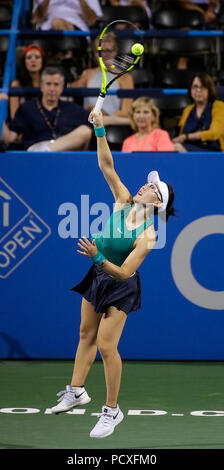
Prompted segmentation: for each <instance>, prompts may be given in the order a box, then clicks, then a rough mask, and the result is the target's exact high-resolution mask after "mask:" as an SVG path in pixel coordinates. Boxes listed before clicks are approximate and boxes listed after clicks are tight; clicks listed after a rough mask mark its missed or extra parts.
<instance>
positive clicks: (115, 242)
mask: <svg viewBox="0 0 224 470" xmlns="http://www.w3.org/2000/svg"><path fill="white" fill-rule="evenodd" d="M133 206H134V204H126V205H125V206H124V207H122V209H120V210H118V211H116V212H113V213H112V214H111V216H110V218H109V219H108V221H107V223H106V225H105V229H104V231H103V233H100V234H93V235H91V240H95V242H96V246H97V249H98V251H99V252H100V253H102V255H104V256H105V258H106V259H107V260H108V261H110V262H111V263H113V264H116V265H117V266H121V265H122V264H123V262H124V261H125V259H126V258H127V256H128V255H129V254H130V253H131V252H132V250H133V245H134V242H135V240H136V238H138V237H139V235H140V234H141V233H142V232H143V231H144V230H146V229H147V227H149V225H152V219H151V218H149V219H148V220H146V222H144V223H143V224H142V225H140V226H139V227H137V228H136V229H134V230H128V229H127V227H126V223H125V221H126V218H127V216H128V214H129V212H130V210H131V209H132V207H133Z"/></svg>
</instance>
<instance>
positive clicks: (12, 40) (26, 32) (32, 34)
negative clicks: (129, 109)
mask: <svg viewBox="0 0 224 470" xmlns="http://www.w3.org/2000/svg"><path fill="white" fill-rule="evenodd" d="M30 8H31V2H30V0H15V2H14V8H13V16H12V21H11V28H10V29H3V30H0V36H9V47H8V52H7V57H6V63H5V70H4V77H3V84H2V88H1V89H0V92H3V93H6V94H7V95H9V96H27V95H29V94H30V93H32V94H34V95H35V94H38V93H39V89H37V90H32V91H29V90H28V89H26V90H25V89H24V88H13V89H12V88H10V84H11V81H12V80H13V79H14V78H15V76H16V60H15V57H16V41H17V38H18V39H26V38H32V39H33V38H37V37H42V38H43V37H45V38H47V37H49V36H50V37H60V36H76V37H78V36H83V37H85V36H88V37H95V36H97V35H98V34H99V32H100V31H99V30H98V29H92V30H88V31H79V30H75V31H36V30H33V29H23V30H20V29H19V21H20V18H21V15H23V14H26V13H27V12H29V11H30ZM121 34H122V35H124V33H121ZM127 34H128V36H129V37H130V35H131V33H130V32H128V33H127ZM142 35H143V36H144V37H145V38H146V39H147V38H149V39H150V38H157V39H158V38H166V37H170V38H177V37H179V38H189V39H190V38H191V37H207V38H210V39H214V38H221V37H222V36H224V31H222V30H191V31H186V30H175V29H173V30H170V29H169V30H168V29H163V30H158V29H150V30H144V31H142ZM98 93H99V89H93V88H89V89H83V88H78V89H71V88H68V89H65V90H64V92H63V94H64V95H65V96H97V95H98ZM116 93H118V94H119V96H120V97H134V98H136V97H138V96H141V95H143V94H144V95H149V96H152V97H159V96H163V95H177V94H178V95H180V94H182V95H186V93H187V90H186V89H179V88H178V89H160V88H137V89H135V90H124V89H123V90H118V92H117V91H113V90H112V91H110V90H109V92H108V94H116ZM7 110H8V106H7V101H6V100H3V101H2V102H1V103H0V135H1V131H2V124H3V121H4V120H5V118H6V116H7Z"/></svg>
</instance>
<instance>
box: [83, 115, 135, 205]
mask: <svg viewBox="0 0 224 470" xmlns="http://www.w3.org/2000/svg"><path fill="white" fill-rule="evenodd" d="M89 121H90V122H94V130H95V134H96V138H97V157H98V164H99V168H100V169H101V171H102V173H103V175H104V178H105V180H106V181H107V183H108V185H109V187H110V189H111V191H112V193H113V195H114V198H115V201H117V202H120V203H128V202H131V201H132V197H131V194H130V192H129V191H128V189H127V188H126V186H125V185H124V184H123V183H122V182H121V180H120V178H119V176H118V174H117V173H116V171H115V168H114V161H113V156H112V153H111V151H110V148H109V145H108V143H107V139H106V133H105V129H104V125H103V115H102V113H101V112H100V113H99V114H96V113H94V111H91V113H90V116H89Z"/></svg>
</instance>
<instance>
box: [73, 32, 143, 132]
mask: <svg viewBox="0 0 224 470" xmlns="http://www.w3.org/2000/svg"><path fill="white" fill-rule="evenodd" d="M98 43H99V39H98V38H96V39H95V41H94V60H95V62H96V63H97V64H99V62H98V52H97V47H98ZM117 50H118V49H117V43H116V38H115V36H114V34H113V33H108V34H107V35H105V40H104V41H103V44H102V57H103V61H104V63H105V64H106V65H107V63H108V62H109V63H110V61H111V60H112V59H113V58H114V57H115V56H116V55H117ZM112 78H114V75H113V74H112V73H109V72H108V73H107V79H108V81H110V80H111V79H112ZM101 83H102V72H101V69H100V67H99V65H97V67H93V68H89V69H86V70H84V71H83V72H82V74H81V76H80V78H79V79H78V80H76V81H75V82H72V83H71V86H73V87H83V88H100V87H101ZM120 88H134V81H133V78H132V75H131V74H130V73H126V74H125V75H123V76H121V77H119V78H118V79H117V80H115V82H114V83H113V84H112V85H111V86H110V90H119V89H120ZM132 101H133V100H132V99H130V98H123V99H122V100H121V99H120V98H119V97H118V96H117V95H108V96H107V97H106V99H105V101H104V105H103V110H102V112H103V114H104V115H108V116H113V117H114V119H113V124H122V123H123V124H129V118H128V114H129V111H130V109H131V104H132ZM95 103H96V97H91V96H88V97H86V98H84V108H85V109H87V110H88V111H91V110H92V109H93V107H94V105H95ZM115 117H116V118H118V119H115ZM120 118H122V119H120ZM123 118H125V119H123Z"/></svg>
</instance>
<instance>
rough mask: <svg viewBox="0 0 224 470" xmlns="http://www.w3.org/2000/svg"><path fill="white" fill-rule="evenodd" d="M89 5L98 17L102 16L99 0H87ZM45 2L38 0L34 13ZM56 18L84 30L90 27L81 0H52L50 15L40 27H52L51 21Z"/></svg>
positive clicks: (42, 28) (44, 28) (45, 28)
mask: <svg viewBox="0 0 224 470" xmlns="http://www.w3.org/2000/svg"><path fill="white" fill-rule="evenodd" d="M85 1H86V3H87V4H88V6H89V7H90V8H91V10H93V11H94V12H95V13H96V15H97V17H98V18H101V17H102V15H103V13H102V9H101V6H100V3H99V0H85ZM42 2H43V0H37V1H36V3H35V6H34V8H33V13H34V12H35V11H36V9H37V7H39V5H40V4H41V3H42ZM54 18H61V19H63V20H65V21H68V22H69V23H71V24H73V25H74V26H76V27H77V28H78V29H81V30H82V31H87V30H88V29H89V27H88V25H87V24H86V21H85V19H84V16H83V13H82V8H81V5H80V1H79V0H63V1H62V0H50V3H49V7H48V16H47V18H46V20H44V21H43V22H42V23H41V24H39V25H38V27H39V28H40V29H41V30H45V31H46V30H48V29H51V22H52V20H53V19H54Z"/></svg>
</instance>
